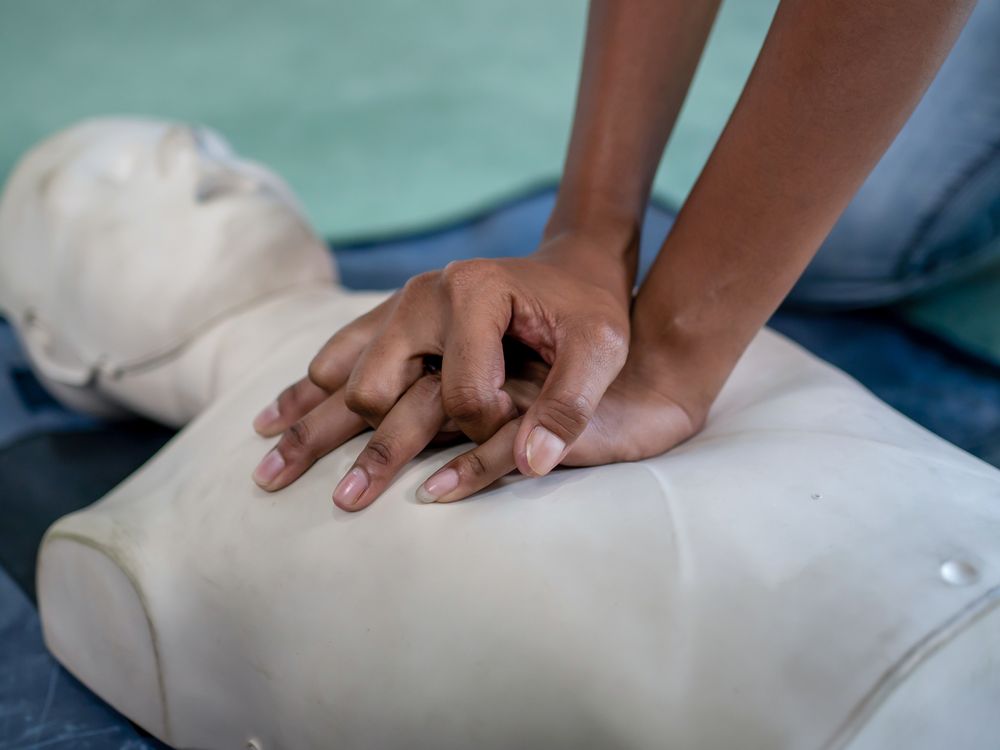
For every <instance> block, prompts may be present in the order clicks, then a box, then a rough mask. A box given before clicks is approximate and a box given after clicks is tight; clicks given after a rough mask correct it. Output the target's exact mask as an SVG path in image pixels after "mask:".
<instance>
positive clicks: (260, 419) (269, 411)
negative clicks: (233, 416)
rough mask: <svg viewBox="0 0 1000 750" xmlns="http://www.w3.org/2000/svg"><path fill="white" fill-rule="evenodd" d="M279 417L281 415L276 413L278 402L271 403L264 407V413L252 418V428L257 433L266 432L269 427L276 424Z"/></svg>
mask: <svg viewBox="0 0 1000 750" xmlns="http://www.w3.org/2000/svg"><path fill="white" fill-rule="evenodd" d="M280 416H281V414H280V413H279V412H278V402H277V401H272V402H271V403H270V404H268V405H267V406H265V407H264V411H262V412H261V413H260V414H258V415H257V416H256V417H254V420H253V428H254V429H255V430H257V432H260V431H261V430H266V429H267V428H268V427H269V426H271V425H272V424H274V423H275V422H277V421H278V417H280ZM244 424H246V423H244Z"/></svg>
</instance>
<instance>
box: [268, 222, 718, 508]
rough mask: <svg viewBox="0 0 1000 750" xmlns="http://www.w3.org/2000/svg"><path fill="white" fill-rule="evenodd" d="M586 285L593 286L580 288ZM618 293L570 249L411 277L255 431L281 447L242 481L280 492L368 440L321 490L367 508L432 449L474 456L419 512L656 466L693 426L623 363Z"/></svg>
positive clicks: (657, 387) (695, 421)
mask: <svg viewBox="0 0 1000 750" xmlns="http://www.w3.org/2000/svg"><path fill="white" fill-rule="evenodd" d="M595 280H596V281H595ZM630 301H631V278H630V276H629V275H628V274H627V272H626V271H624V270H622V268H621V267H620V265H619V266H615V265H613V264H610V263H607V262H606V261H603V260H601V257H600V255H599V254H598V253H596V252H590V248H588V247H587V245H586V242H585V241H583V240H581V239H580V238H573V237H559V238H557V239H556V240H554V241H550V242H549V243H547V244H545V245H543V246H542V248H541V249H540V251H539V252H538V253H536V254H535V255H534V256H532V257H530V258H525V259H501V260H495V261H487V260H473V261H464V262H456V263H452V264H450V265H449V266H447V267H446V268H445V269H444V270H442V271H436V272H431V273H425V274H421V275H420V276H417V277H414V278H413V279H412V280H411V281H410V282H408V283H407V284H406V286H405V287H404V288H403V289H401V290H400V291H399V292H397V293H396V294H395V295H393V296H392V297H390V298H389V299H388V300H386V301H385V302H384V303H382V304H381V305H379V306H378V307H376V308H375V309H373V310H372V311H371V312H369V313H367V314H366V315H364V316H362V317H361V318H358V319H357V320H355V321H354V322H352V323H351V324H349V325H347V326H346V327H344V328H342V329H341V330H340V331H338V332H337V333H336V334H334V335H333V337H332V338H331V339H330V340H329V341H328V342H327V344H326V345H325V346H324V347H323V348H322V350H321V351H320V352H319V354H317V356H316V357H315V358H314V359H313V361H312V363H311V364H310V366H309V372H308V375H307V377H305V378H303V379H302V380H300V381H298V382H297V383H295V384H293V385H292V386H290V387H289V388H287V389H285V390H284V391H283V392H282V393H281V394H280V395H279V396H278V398H277V400H276V401H275V402H274V403H273V404H272V405H270V406H268V407H267V408H265V409H264V411H263V412H261V414H260V415H259V416H258V417H257V419H256V420H255V421H254V427H255V429H256V430H257V431H258V432H259V433H260V434H261V435H264V436H268V437H270V436H276V435H279V434H280V435H281V439H280V440H279V442H278V444H277V446H276V447H275V448H273V449H272V450H271V451H270V452H269V453H268V454H267V455H266V456H265V457H264V459H263V460H262V461H261V463H260V465H259V466H258V468H257V470H256V471H255V473H254V479H255V481H256V482H257V483H258V484H259V485H260V486H261V487H263V488H265V489H267V490H278V489H281V488H283V487H285V486H287V485H288V484H290V483H291V482H293V481H295V480H296V479H297V478H298V477H299V476H301V475H302V474H303V473H304V472H305V471H306V470H307V469H309V467H310V466H311V465H312V464H313V463H314V462H315V461H316V460H317V459H319V458H320V457H322V456H324V455H325V454H327V453H329V452H330V451H332V450H334V449H335V448H337V447H339V446H340V445H342V444H343V443H344V442H346V441H347V440H349V439H350V438H352V437H354V436H355V435H357V434H359V433H361V432H363V431H364V430H366V429H368V428H369V427H370V428H374V433H373V434H372V436H371V438H370V439H369V441H368V444H367V445H366V447H365V448H364V450H363V451H362V452H361V454H360V455H359V456H358V459H357V461H356V462H355V464H354V466H353V467H352V468H351V469H350V470H349V471H348V472H347V473H346V475H345V476H344V477H343V478H342V479H341V480H340V482H339V483H338V485H337V486H336V489H335V490H334V494H333V497H334V501H335V503H336V504H337V505H338V506H339V507H341V508H343V509H345V510H360V509H362V508H364V507H367V506H368V505H369V504H371V503H372V502H373V501H374V500H375V499H376V498H377V497H378V496H379V495H380V494H381V493H382V492H383V491H384V490H385V488H386V487H387V486H388V485H389V483H391V481H392V480H393V478H394V477H395V476H396V474H398V473H399V471H400V470H401V469H402V468H403V467H404V466H405V465H406V464H407V462H409V461H410V460H411V459H412V458H413V457H414V456H416V455H417V454H418V453H420V452H421V451H422V450H424V448H426V447H427V446H428V445H429V444H431V443H441V442H448V441H455V440H458V439H460V438H461V437H462V435H464V436H465V437H467V438H469V439H471V440H472V441H474V442H476V443H478V445H477V447H475V448H474V449H472V450H470V451H468V452H466V453H464V454H462V455H460V456H458V457H457V458H455V459H454V460H452V461H450V462H449V463H448V464H447V465H445V466H444V467H442V468H441V469H440V470H439V471H437V472H436V473H435V474H434V475H433V476H431V477H430V478H429V479H428V480H427V481H426V482H425V483H424V484H423V485H422V486H421V488H420V490H419V491H418V496H419V497H420V499H421V500H423V501H425V502H433V501H438V502H451V501H454V500H459V499H462V498H464V497H467V496H468V495H470V494H472V493H474V492H476V491H478V490H480V489H482V488H484V487H486V486H488V485H489V484H491V483H492V482H494V481H495V480H497V479H499V478H500V477H502V476H504V475H506V474H508V473H510V472H511V471H513V470H514V469H518V470H520V471H521V473H523V474H526V475H529V476H537V475H543V474H547V473H548V472H549V471H551V470H552V469H553V468H554V467H555V466H556V465H558V464H566V465H571V466H582V465H595V464H603V463H610V462H615V461H627V460H636V459H640V458H644V457H647V456H651V455H656V454H658V453H662V452H663V451H665V450H667V449H669V448H670V447H672V446H673V445H676V444H677V443H678V442H680V441H682V440H684V439H685V438H687V437H688V436H690V435H691V434H692V433H693V432H694V431H695V430H696V429H697V428H698V426H699V425H700V422H701V420H702V418H703V414H700V413H697V411H696V410H693V409H692V408H691V406H690V405H689V404H683V403H681V402H679V401H678V399H677V398H676V396H674V395H672V391H673V389H671V388H669V387H664V384H665V382H666V379H665V378H664V377H662V373H660V372H656V371H654V368H652V367H651V366H650V363H649V362H644V361H643V360H642V357H641V356H640V354H641V353H640V352H637V351H634V352H633V353H632V356H629V351H628V350H629V331H630V326H629V304H630Z"/></svg>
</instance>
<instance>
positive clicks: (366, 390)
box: [344, 386, 392, 418]
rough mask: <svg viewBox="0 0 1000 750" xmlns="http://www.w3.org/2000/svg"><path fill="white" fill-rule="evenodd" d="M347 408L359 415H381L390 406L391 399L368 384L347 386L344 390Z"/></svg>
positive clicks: (383, 414)
mask: <svg viewBox="0 0 1000 750" xmlns="http://www.w3.org/2000/svg"><path fill="white" fill-rule="evenodd" d="M344 403H345V404H346V406H347V408H348V409H350V410H351V411H352V412H354V413H355V414H357V415H359V416H361V417H366V418H368V417H383V416H385V414H386V412H388V411H389V409H390V408H391V407H392V403H391V399H389V398H388V397H387V395H386V394H384V393H382V392H381V391H380V390H378V389H375V388H372V387H370V386H348V388H347V390H346V391H345V392H344Z"/></svg>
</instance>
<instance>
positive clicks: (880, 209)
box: [789, 0, 1000, 306]
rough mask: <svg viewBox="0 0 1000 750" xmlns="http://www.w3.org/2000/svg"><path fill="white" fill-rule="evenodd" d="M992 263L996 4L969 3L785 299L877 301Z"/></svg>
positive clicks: (996, 252)
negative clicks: (934, 70)
mask: <svg viewBox="0 0 1000 750" xmlns="http://www.w3.org/2000/svg"><path fill="white" fill-rule="evenodd" d="M998 260H1000V0H979V3H978V5H977V6H976V8H975V10H974V11H973V13H972V16H971V18H970V19H969V22H968V24H967V25H966V27H965V29H964V30H963V32H962V34H961V36H960V37H959V39H958V42H957V43H956V45H955V47H954V48H953V49H952V51H951V54H950V55H949V56H948V59H947V60H946V61H945V63H944V65H943V66H942V67H941V70H940V72H939V73H938V75H937V77H936V78H935V80H934V82H933V83H932V84H931V86H930V88H929V89H928V90H927V93H926V94H925V95H924V98H923V100H922V101H921V102H920V104H919V105H918V106H917V109H916V110H915V111H914V113H913V115H912V116H911V117H910V119H909V121H908V122H907V123H906V125H905V126H904V127H903V129H902V131H901V132H900V133H899V135H898V137H897V138H896V140H895V141H894V142H893V144H892V146H890V148H889V150H888V151H887V152H886V153H885V155H884V156H883V158H882V160H881V161H880V162H879V163H878V165H877V166H876V167H875V169H874V170H873V171H872V173H871V175H869V177H868V180H867V181H866V182H865V183H864V185H863V186H862V188H861V189H860V191H859V192H858V193H857V195H856V196H855V197H854V199H853V200H852V201H851V203H850V205H849V206H848V208H847V210H846V211H845V212H844V214H843V216H841V218H840V221H839V222H838V223H837V225H836V226H835V227H834V229H833V231H832V232H831V233H830V236H829V237H828V238H827V240H826V242H825V243H824V244H823V246H822V248H821V249H820V251H819V253H818V254H817V255H816V258H815V259H814V260H813V262H812V264H811V265H810V266H809V268H808V270H807V271H806V273H805V275H804V276H803V277H802V279H801V281H800V282H799V284H798V285H797V286H796V287H795V289H794V291H793V292H792V294H791V295H790V297H789V301H790V302H793V303H801V304H808V305H822V306H866V305H876V304H884V303H888V302H894V301H897V300H900V299H902V298H904V297H906V296H908V295H911V294H913V293H915V292H919V291H924V290H927V289H930V288H932V287H934V286H937V285H939V284H941V283H944V282H947V281H951V280H953V279H956V278H960V277H961V276H963V275H966V274H970V273H974V272H975V271H976V270H979V269H981V268H983V267H984V266H986V265H989V264H991V263H993V262H997V261H998Z"/></svg>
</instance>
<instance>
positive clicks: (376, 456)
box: [361, 435, 395, 468]
mask: <svg viewBox="0 0 1000 750" xmlns="http://www.w3.org/2000/svg"><path fill="white" fill-rule="evenodd" d="M394 456H395V450H394V448H393V447H392V441H391V440H390V439H389V438H387V437H385V436H380V435H376V436H375V437H373V438H372V439H371V440H369V441H368V445H366V446H365V448H364V450H363V451H362V452H361V458H362V462H363V463H365V464H366V465H368V466H376V467H380V468H386V467H388V466H392V463H393V458H394Z"/></svg>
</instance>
